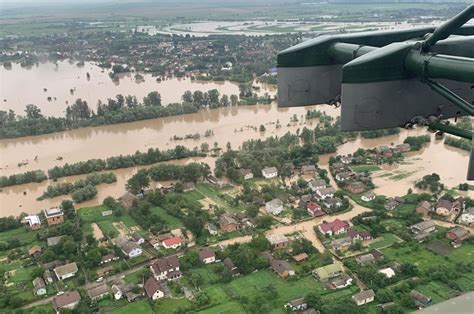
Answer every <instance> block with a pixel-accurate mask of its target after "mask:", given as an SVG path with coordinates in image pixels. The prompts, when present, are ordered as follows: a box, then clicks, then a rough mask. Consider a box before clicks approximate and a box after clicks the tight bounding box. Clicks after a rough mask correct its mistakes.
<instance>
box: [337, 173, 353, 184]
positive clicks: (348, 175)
mask: <svg viewBox="0 0 474 314" xmlns="http://www.w3.org/2000/svg"><path fill="white" fill-rule="evenodd" d="M334 178H335V179H336V181H338V182H345V181H347V180H349V179H350V178H351V173H350V172H339V173H337V174H336V176H335V177H334Z"/></svg>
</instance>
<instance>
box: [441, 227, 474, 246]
mask: <svg viewBox="0 0 474 314" xmlns="http://www.w3.org/2000/svg"><path fill="white" fill-rule="evenodd" d="M469 236H470V233H469V230H467V229H464V228H463V227H459V226H458V227H454V228H453V229H450V230H449V231H448V232H446V238H447V239H449V240H451V245H452V246H454V247H455V248H458V247H460V246H461V245H462V242H463V241H465V240H467V239H469Z"/></svg>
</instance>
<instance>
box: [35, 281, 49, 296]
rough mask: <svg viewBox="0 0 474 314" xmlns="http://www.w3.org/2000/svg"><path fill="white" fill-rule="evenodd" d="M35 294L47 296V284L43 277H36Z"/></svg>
mask: <svg viewBox="0 0 474 314" xmlns="http://www.w3.org/2000/svg"><path fill="white" fill-rule="evenodd" d="M33 292H34V294H35V295H45V294H46V284H45V282H44V280H43V278H41V277H36V278H35V279H34V280H33Z"/></svg>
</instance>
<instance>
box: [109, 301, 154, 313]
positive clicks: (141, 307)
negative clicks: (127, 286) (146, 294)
mask: <svg viewBox="0 0 474 314" xmlns="http://www.w3.org/2000/svg"><path fill="white" fill-rule="evenodd" d="M111 313H115V314H130V313H136V314H138V313H140V314H147V313H150V314H151V313H153V311H152V308H151V306H150V303H149V302H148V300H147V299H146V300H140V301H135V302H132V303H128V304H127V305H125V306H123V307H120V308H118V309H114V310H112V311H111Z"/></svg>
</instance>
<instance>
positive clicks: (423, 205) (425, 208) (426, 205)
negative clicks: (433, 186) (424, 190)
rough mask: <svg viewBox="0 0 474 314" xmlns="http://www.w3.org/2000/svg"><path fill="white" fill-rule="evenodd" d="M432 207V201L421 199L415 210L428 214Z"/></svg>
mask: <svg viewBox="0 0 474 314" xmlns="http://www.w3.org/2000/svg"><path fill="white" fill-rule="evenodd" d="M431 209H432V205H431V203H430V202H428V201H421V202H419V203H418V205H417V206H416V209H415V211H416V212H417V213H418V214H421V215H426V214H428V213H429V212H430V211H431Z"/></svg>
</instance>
